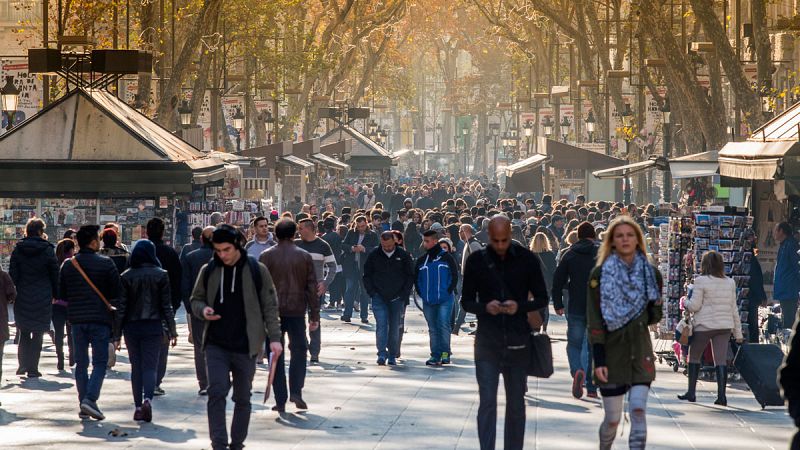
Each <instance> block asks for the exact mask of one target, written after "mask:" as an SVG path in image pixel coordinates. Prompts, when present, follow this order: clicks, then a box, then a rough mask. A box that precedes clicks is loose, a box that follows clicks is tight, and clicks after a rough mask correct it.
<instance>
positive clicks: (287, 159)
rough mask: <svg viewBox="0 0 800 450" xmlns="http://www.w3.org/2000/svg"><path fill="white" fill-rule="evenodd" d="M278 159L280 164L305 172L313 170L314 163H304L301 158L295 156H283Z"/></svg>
mask: <svg viewBox="0 0 800 450" xmlns="http://www.w3.org/2000/svg"><path fill="white" fill-rule="evenodd" d="M279 158H280V161H281V162H284V163H286V164H289V165H292V166H295V167H297V168H300V169H305V170H311V169H314V163H312V162H309V161H306V160H305V159H303V158H298V157H297V156H294V155H283V156H280V157H279Z"/></svg>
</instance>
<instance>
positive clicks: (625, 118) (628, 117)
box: [620, 103, 633, 206]
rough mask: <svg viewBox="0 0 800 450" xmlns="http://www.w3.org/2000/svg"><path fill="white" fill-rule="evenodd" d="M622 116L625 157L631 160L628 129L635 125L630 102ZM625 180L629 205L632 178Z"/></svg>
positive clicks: (626, 198)
mask: <svg viewBox="0 0 800 450" xmlns="http://www.w3.org/2000/svg"><path fill="white" fill-rule="evenodd" d="M620 117H622V126H623V127H624V128H625V129H626V131H625V136H624V137H623V140H624V141H625V159H626V160H627V161H628V162H630V155H629V153H630V152H629V147H628V146H629V145H630V141H629V140H628V131H627V129H629V128H630V127H631V126H633V111H631V104H630V103H625V109H623V110H622V114H620ZM623 180H624V181H625V192H624V194H625V205H626V206H627V205H630V204H631V194H632V192H631V190H632V189H631V179H630V177H629V176H626V177H625V178H624V179H623Z"/></svg>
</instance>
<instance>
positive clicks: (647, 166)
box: [592, 156, 667, 180]
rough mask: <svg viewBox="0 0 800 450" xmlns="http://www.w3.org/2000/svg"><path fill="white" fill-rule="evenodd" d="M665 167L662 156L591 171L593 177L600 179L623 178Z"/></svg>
mask: <svg viewBox="0 0 800 450" xmlns="http://www.w3.org/2000/svg"><path fill="white" fill-rule="evenodd" d="M666 167H667V160H666V159H665V158H664V157H661V156H659V157H652V158H650V159H648V160H647V161H640V162H637V163H633V164H626V165H624V166H619V167H612V168H610V169H603V170H596V171H594V172H592V175H594V177H595V178H599V179H601V180H606V179H615V178H625V177H629V176H631V175H633V174H635V173H639V172H644V171H646V170H652V169H658V170H664V169H665V168H666Z"/></svg>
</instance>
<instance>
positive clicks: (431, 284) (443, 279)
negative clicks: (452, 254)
mask: <svg viewBox="0 0 800 450" xmlns="http://www.w3.org/2000/svg"><path fill="white" fill-rule="evenodd" d="M446 254H447V253H446V252H445V251H444V250H442V252H441V253H439V255H438V256H436V258H433V259H431V258H430V255H427V256H426V257H425V262H424V263H423V264H422V266H421V267H420V268H419V274H418V275H417V290H418V291H419V296H420V297H422V300H423V301H424V302H425V303H428V304H430V305H438V304H440V303H444V302H445V301H449V300H452V299H453V294H452V293H450V292H449V291H448V289H449V288H450V283H451V282H452V281H453V278H452V275H451V274H450V266H449V265H448V264H447V261H446V260H445V259H444V258H443V257H444V255H446Z"/></svg>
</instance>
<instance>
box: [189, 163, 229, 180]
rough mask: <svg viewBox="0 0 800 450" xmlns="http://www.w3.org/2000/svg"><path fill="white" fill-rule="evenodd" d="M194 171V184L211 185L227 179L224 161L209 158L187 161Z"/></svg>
mask: <svg viewBox="0 0 800 450" xmlns="http://www.w3.org/2000/svg"><path fill="white" fill-rule="evenodd" d="M186 165H187V166H189V168H190V169H192V184H210V183H214V182H217V181H221V180H223V179H224V178H225V163H224V161H223V160H222V159H219V158H215V157H208V158H203V159H196V160H194V161H187V162H186Z"/></svg>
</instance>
